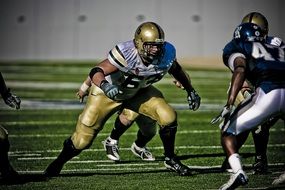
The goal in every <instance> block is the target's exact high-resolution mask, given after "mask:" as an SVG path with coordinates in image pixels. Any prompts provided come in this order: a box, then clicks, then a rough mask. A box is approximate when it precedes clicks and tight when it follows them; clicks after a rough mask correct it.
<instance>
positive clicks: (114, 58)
mask: <svg viewBox="0 0 285 190" xmlns="http://www.w3.org/2000/svg"><path fill="white" fill-rule="evenodd" d="M108 60H109V61H110V62H111V64H113V65H114V66H115V67H117V68H118V69H119V70H121V71H125V72H126V71H127V61H126V59H125V56H124V54H123V53H122V50H121V48H120V45H116V46H115V47H114V48H113V49H111V50H110V52H109V54H108Z"/></svg>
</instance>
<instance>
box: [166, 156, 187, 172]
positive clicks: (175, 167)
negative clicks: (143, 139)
mask: <svg viewBox="0 0 285 190" xmlns="http://www.w3.org/2000/svg"><path fill="white" fill-rule="evenodd" d="M164 165H165V167H166V168H167V169H169V170H172V171H175V172H176V173H178V174H179V175H180V176H189V175H191V170H190V168H188V167H187V166H185V165H183V164H182V163H181V162H180V160H178V159H177V158H176V157H173V158H169V157H165V159H164Z"/></svg>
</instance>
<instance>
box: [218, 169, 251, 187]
mask: <svg viewBox="0 0 285 190" xmlns="http://www.w3.org/2000/svg"><path fill="white" fill-rule="evenodd" d="M247 183H248V178H247V176H246V174H245V173H244V172H243V171H242V170H239V171H238V172H237V173H235V174H232V175H231V178H230V180H229V181H228V182H227V183H225V184H224V185H222V186H221V187H220V188H219V190H234V189H236V188H237V187H239V186H241V185H242V186H244V185H246V184H247Z"/></svg>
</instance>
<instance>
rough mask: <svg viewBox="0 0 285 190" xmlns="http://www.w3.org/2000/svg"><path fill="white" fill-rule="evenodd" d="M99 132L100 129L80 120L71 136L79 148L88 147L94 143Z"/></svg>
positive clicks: (75, 145)
mask: <svg viewBox="0 0 285 190" xmlns="http://www.w3.org/2000/svg"><path fill="white" fill-rule="evenodd" d="M98 132H99V131H96V130H95V129H92V128H90V127H88V126H86V125H84V124H83V123H81V122H80V120H79V121H78V122H77V125H76V130H75V132H74V133H73V135H72V136H71V140H72V142H73V145H74V148H75V149H78V150H84V149H88V148H89V147H90V146H91V145H92V142H93V139H94V138H95V137H96V136H97V134H98Z"/></svg>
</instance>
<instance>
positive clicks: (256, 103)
mask: <svg viewBox="0 0 285 190" xmlns="http://www.w3.org/2000/svg"><path fill="white" fill-rule="evenodd" d="M282 93H284V92H283V90H281V89H276V90H273V91H271V92H269V93H264V91H263V90H262V89H261V88H258V89H257V90H256V94H255V95H254V96H253V97H252V99H251V100H250V101H247V102H244V103H242V104H241V105H240V106H238V107H237V109H236V110H235V112H234V113H233V114H232V115H231V117H230V119H229V121H227V122H226V123H224V127H225V128H226V129H225V130H226V131H225V132H224V133H223V135H222V146H223V149H224V151H225V153H226V154H227V156H228V160H229V164H230V166H231V168H232V169H233V174H232V176H231V178H230V180H229V181H228V182H227V183H225V184H224V185H223V186H222V187H221V189H230V188H231V189H234V188H236V187H238V186H240V185H244V184H246V183H247V177H246V175H245V173H244V171H243V168H242V165H241V161H240V159H239V154H238V149H237V142H236V135H238V134H241V133H243V132H245V131H250V130H252V129H253V128H255V127H256V126H258V125H260V124H261V123H264V121H266V120H267V119H268V118H270V117H271V116H272V115H274V114H277V113H280V109H279V108H280V107H281V105H282V106H285V102H283V100H282V99H281V98H280V97H281V96H280V94H282ZM282 111H283V110H282Z"/></svg>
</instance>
